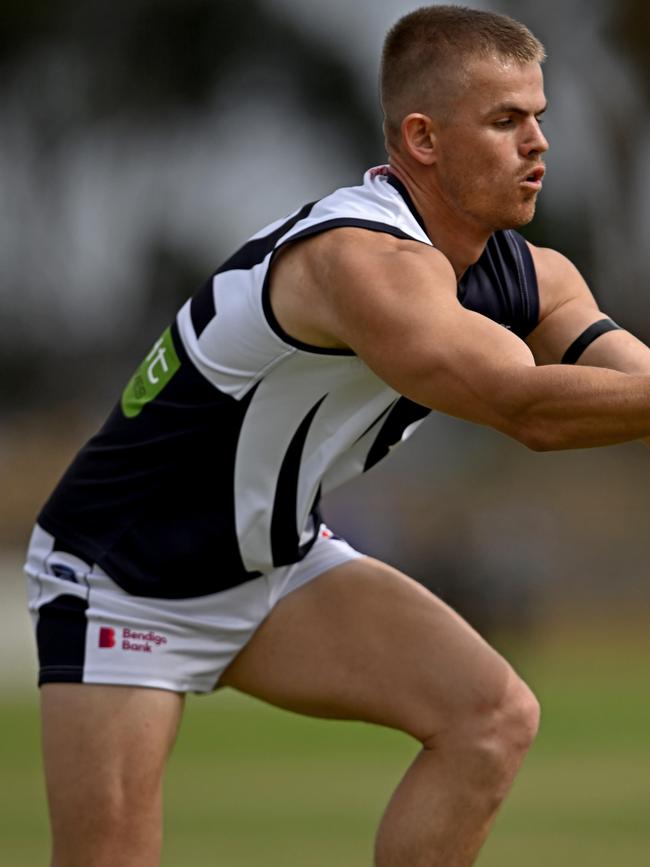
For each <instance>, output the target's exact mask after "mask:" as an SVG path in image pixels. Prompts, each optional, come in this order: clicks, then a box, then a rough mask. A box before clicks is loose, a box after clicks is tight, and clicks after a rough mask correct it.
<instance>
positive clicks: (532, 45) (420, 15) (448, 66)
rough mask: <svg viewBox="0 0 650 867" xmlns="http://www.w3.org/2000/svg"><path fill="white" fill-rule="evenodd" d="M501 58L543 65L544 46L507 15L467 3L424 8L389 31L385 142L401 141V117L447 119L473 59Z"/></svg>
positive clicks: (384, 66)
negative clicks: (418, 113) (417, 116)
mask: <svg viewBox="0 0 650 867" xmlns="http://www.w3.org/2000/svg"><path fill="white" fill-rule="evenodd" d="M491 57H495V58H499V59H502V60H504V61H506V62H507V61H510V62H514V63H520V64H526V63H543V62H544V60H545V58H546V52H545V50H544V46H543V45H542V43H541V42H540V41H539V39H537V38H536V37H535V36H533V34H532V33H531V32H530V30H529V29H528V28H527V27H525V26H524V25H523V24H521V23H520V22H519V21H515V20H514V18H510V17H509V16H507V15H499V14H496V13H494V12H482V11H480V10H478V9H468V8H467V7H466V6H424V7H422V8H421V9H416V10H415V11H414V12H410V13H409V14H408V15H405V16H404V17H403V18H400V20H399V21H398V22H397V23H396V24H395V25H394V26H393V27H392V28H391V29H390V30H389V32H388V34H387V36H386V39H385V41H384V48H383V52H382V59H381V79H380V87H381V103H382V108H383V110H384V116H385V120H384V131H385V134H386V141H387V143H389V144H395V143H396V142H397V141H398V136H399V130H400V126H401V123H402V120H403V119H404V118H405V117H406V116H407V115H408V114H410V113H411V112H421V113H422V114H426V115H428V116H430V117H435V119H436V120H438V121H439V122H441V123H446V122H448V121H449V120H450V119H451V116H452V115H453V105H454V101H455V99H457V97H458V92H459V88H460V86H462V84H463V83H464V82H465V81H466V80H467V70H468V66H469V64H470V62H471V61H472V60H475V59H489V58H491Z"/></svg>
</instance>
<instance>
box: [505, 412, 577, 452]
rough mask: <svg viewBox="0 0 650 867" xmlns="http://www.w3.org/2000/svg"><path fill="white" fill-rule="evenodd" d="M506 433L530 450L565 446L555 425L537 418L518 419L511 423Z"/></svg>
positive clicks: (540, 450)
mask: <svg viewBox="0 0 650 867" xmlns="http://www.w3.org/2000/svg"><path fill="white" fill-rule="evenodd" d="M508 435H509V436H511V437H512V438H513V439H515V440H517V442H520V443H521V444H522V445H524V446H526V448H527V449H530V451H532V452H553V451H558V450H559V449H563V448H566V444H565V443H564V442H563V441H562V439H561V437H559V436H558V431H557V430H556V429H555V427H554V426H553V425H550V424H548V423H542V422H540V421H539V419H518V420H517V421H516V422H514V423H513V424H511V426H510V430H509V431H508Z"/></svg>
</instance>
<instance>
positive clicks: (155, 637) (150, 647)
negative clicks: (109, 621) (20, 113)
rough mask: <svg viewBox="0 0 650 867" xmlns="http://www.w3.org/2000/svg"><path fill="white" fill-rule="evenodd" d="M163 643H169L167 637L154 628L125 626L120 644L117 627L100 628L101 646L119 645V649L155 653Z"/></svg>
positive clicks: (99, 643)
mask: <svg viewBox="0 0 650 867" xmlns="http://www.w3.org/2000/svg"><path fill="white" fill-rule="evenodd" d="M162 644H167V638H166V637H165V636H164V635H161V634H160V633H159V632H154V631H153V629H149V630H148V631H147V632H143V631H139V630H136V629H129V627H128V626H125V627H124V628H123V629H122V630H121V635H120V641H119V644H118V640H117V630H116V629H113V627H112V626H100V628H99V642H98V646H99V647H118V649H119V650H130V651H134V652H136V653H153V651H154V650H155V649H156V648H157V647H160V646H161V645H162Z"/></svg>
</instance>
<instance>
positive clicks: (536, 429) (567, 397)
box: [493, 365, 650, 451]
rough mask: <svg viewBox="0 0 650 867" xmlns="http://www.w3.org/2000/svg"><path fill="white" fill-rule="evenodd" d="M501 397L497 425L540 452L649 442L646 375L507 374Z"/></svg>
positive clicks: (548, 370)
mask: <svg viewBox="0 0 650 867" xmlns="http://www.w3.org/2000/svg"><path fill="white" fill-rule="evenodd" d="M495 386H496V383H495ZM497 387H498V386H497ZM497 395H498V396H497V400H496V401H495V404H494V408H495V410H496V415H497V419H496V421H495V422H493V426H494V427H497V428H498V429H500V430H502V431H503V432H504V433H507V434H508V435H510V436H513V437H514V438H515V439H518V440H520V441H521V442H523V443H525V444H526V445H528V446H529V447H531V448H533V449H536V450H541V451H546V450H555V449H574V448H589V447H593V446H606V445H613V444H615V443H621V442H627V441H629V440H635V439H644V438H649V441H650V376H647V375H639V374H635V375H628V374H624V373H620V372H618V371H613V370H605V369H602V368H595V367H585V366H581V367H566V366H564V365H546V366H543V367H535V368H524V369H523V370H522V369H519V370H517V371H513V372H512V374H510V375H506V376H505V377H504V378H503V381H502V383H501V388H500V389H498V391H497Z"/></svg>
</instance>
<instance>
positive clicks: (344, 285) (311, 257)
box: [271, 227, 455, 347]
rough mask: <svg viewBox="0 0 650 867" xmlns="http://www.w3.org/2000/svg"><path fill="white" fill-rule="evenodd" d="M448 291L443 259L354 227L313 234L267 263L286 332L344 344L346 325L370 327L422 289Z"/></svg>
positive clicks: (414, 244) (450, 281)
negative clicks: (275, 259)
mask: <svg viewBox="0 0 650 867" xmlns="http://www.w3.org/2000/svg"><path fill="white" fill-rule="evenodd" d="M436 289H439V290H440V291H443V292H444V291H449V292H451V293H453V294H455V277H454V274H453V269H452V268H451V265H450V263H449V262H448V260H447V259H446V258H445V257H444V256H443V255H442V254H441V253H440V252H439V251H437V250H434V249H433V248H432V247H429V246H428V245H426V244H422V243H420V242H418V241H411V240H406V239H402V238H396V237H394V236H392V235H390V234H388V233H383V232H373V231H370V230H366V229H358V228H347V227H346V228H340V229H335V230H331V231H328V232H324V233H322V234H320V235H316V236H315V237H313V238H309V239H308V240H305V241H301V242H300V243H299V244H296V245H292V246H291V247H289V248H287V250H286V251H285V252H282V253H281V254H280V256H279V257H278V260H277V262H276V264H275V265H274V267H273V274H272V282H271V290H272V304H273V308H274V311H275V314H276V316H277V317H278V319H279V320H280V322H281V323H283V324H284V327H285V329H286V330H287V331H288V332H289V333H290V334H292V335H293V336H296V337H300V339H302V340H306V341H307V342H312V343H316V344H317V345H321V346H331V347H347V346H349V345H350V342H351V340H352V335H351V334H350V333H349V332H350V326H351V325H354V328H355V330H356V328H358V327H359V322H363V323H366V324H367V325H368V327H370V326H372V323H373V320H374V319H375V317H385V316H387V315H388V316H390V312H391V310H392V309H393V308H394V307H397V306H400V305H401V306H404V305H408V303H409V300H412V299H413V298H415V297H416V296H419V295H420V294H421V293H422V292H427V291H432V290H433V291H435V290H436Z"/></svg>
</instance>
